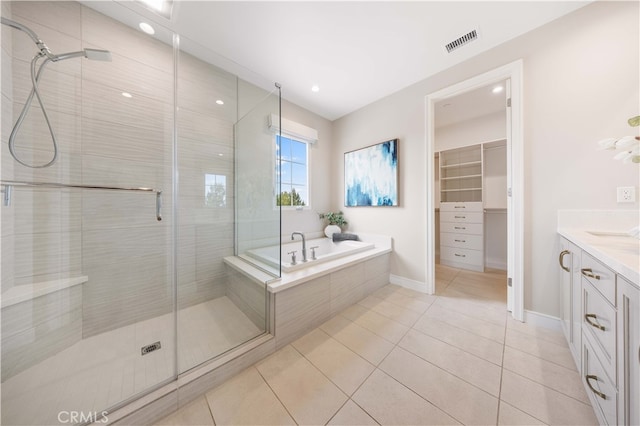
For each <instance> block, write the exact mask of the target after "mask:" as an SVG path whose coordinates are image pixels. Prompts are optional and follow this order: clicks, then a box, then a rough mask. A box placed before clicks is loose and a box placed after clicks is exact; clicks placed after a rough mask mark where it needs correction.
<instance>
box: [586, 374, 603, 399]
mask: <svg viewBox="0 0 640 426" xmlns="http://www.w3.org/2000/svg"><path fill="white" fill-rule="evenodd" d="M585 378H586V379H587V386H589V389H591V392H593V393H595V394H596V395H598V396H599V397H600V398H602V399H607V395H605V394H603V393H602V392H600V391H597V390H595V389H594V388H593V386H591V382H590V380H595V381H596V382H597V381H598V376H596V375H593V374H587V375H586V376H585Z"/></svg>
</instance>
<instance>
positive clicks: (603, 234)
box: [586, 231, 631, 238]
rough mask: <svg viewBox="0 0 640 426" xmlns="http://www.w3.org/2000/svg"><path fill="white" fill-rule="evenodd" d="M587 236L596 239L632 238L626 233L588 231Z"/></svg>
mask: <svg viewBox="0 0 640 426" xmlns="http://www.w3.org/2000/svg"><path fill="white" fill-rule="evenodd" d="M586 232H587V234H590V235H593V236H594V237H627V238H631V237H630V236H629V234H628V233H626V232H609V231H586Z"/></svg>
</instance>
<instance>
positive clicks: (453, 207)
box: [440, 202, 482, 212]
mask: <svg viewBox="0 0 640 426" xmlns="http://www.w3.org/2000/svg"><path fill="white" fill-rule="evenodd" d="M440 211H441V212H481V211H482V203H474V202H464V203H450V202H447V203H440Z"/></svg>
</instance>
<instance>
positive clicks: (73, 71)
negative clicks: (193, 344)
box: [0, 1, 176, 424]
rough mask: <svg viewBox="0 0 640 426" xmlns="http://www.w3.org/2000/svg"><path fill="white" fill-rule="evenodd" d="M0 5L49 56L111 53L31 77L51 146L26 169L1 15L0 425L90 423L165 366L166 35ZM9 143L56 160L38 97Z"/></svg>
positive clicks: (168, 203)
mask: <svg viewBox="0 0 640 426" xmlns="http://www.w3.org/2000/svg"><path fill="white" fill-rule="evenodd" d="M2 15H3V17H5V18H9V19H12V20H13V21H15V22H19V23H21V24H23V25H26V26H28V27H29V28H30V29H31V30H32V31H34V32H35V33H36V34H37V35H38V36H39V37H40V38H41V39H42V40H43V41H44V42H45V43H46V44H47V46H48V47H49V48H50V49H51V51H52V52H53V53H54V54H62V53H67V52H79V51H81V50H82V49H85V48H91V49H103V50H108V51H109V52H110V60H109V61H102V60H101V61H94V60H90V58H85V57H83V56H82V55H78V56H74V57H72V58H69V59H65V60H61V61H57V62H52V63H49V64H47V66H46V68H45V69H44V70H43V72H42V74H41V75H40V78H39V79H38V87H39V90H40V92H41V95H42V100H43V103H44V105H45V107H46V112H47V114H48V117H49V119H50V121H51V126H52V128H53V131H54V132H55V136H56V139H57V150H58V155H57V159H56V161H55V162H54V163H53V164H52V165H51V166H50V167H43V168H30V167H27V166H24V165H21V164H19V163H18V161H16V160H15V159H14V158H13V157H12V156H11V154H10V153H9V152H8V148H7V145H8V139H9V135H10V133H11V131H12V129H13V127H14V123H15V122H16V120H17V118H18V115H19V114H20V111H21V110H22V108H23V106H24V104H25V102H26V101H27V99H28V96H29V92H30V90H31V86H30V85H31V80H30V76H29V62H30V61H31V58H32V57H33V56H34V54H35V53H36V51H37V50H36V46H35V44H34V43H33V42H32V40H31V39H30V38H29V37H28V36H27V35H26V34H24V33H23V32H21V31H19V30H16V29H14V28H10V27H8V26H6V25H2V55H3V57H2V67H3V68H2V76H3V78H2V176H1V177H2V183H3V185H2V190H3V195H8V194H7V191H10V192H11V197H10V200H9V199H7V200H6V201H8V202H5V203H4V205H2V206H0V219H1V222H2V252H1V254H2V423H3V424H58V423H60V422H62V423H68V422H71V423H76V422H77V419H78V418H79V417H76V421H72V419H71V417H70V415H71V413H73V412H75V413H78V415H82V416H83V417H82V419H83V421H84V422H86V421H89V422H90V421H92V420H95V416H96V415H102V414H103V412H107V413H108V410H110V409H112V408H114V407H117V406H118V405H122V404H123V403H125V402H126V401H127V400H130V399H132V398H134V397H136V396H138V395H141V394H143V393H145V392H148V391H149V390H150V389H153V388H154V387H157V386H159V385H161V384H162V383H165V382H167V381H170V380H172V379H174V378H175V377H176V370H175V363H176V361H175V313H174V300H175V299H174V285H173V275H174V271H173V256H172V247H173V226H172V222H173V217H172V181H173V162H172V161H173V126H174V125H173V122H174V120H173V114H174V106H173V87H174V83H173V82H174V75H173V48H172V45H171V40H172V34H171V33H169V32H163V31H162V30H161V29H157V33H156V38H152V37H149V36H147V35H146V34H143V33H141V32H140V31H137V30H134V29H132V28H129V27H127V26H125V25H123V24H121V23H119V22H117V21H114V20H112V19H111V18H108V17H106V16H104V15H102V14H100V13H98V12H97V11H95V10H93V9H91V8H89V7H86V6H84V5H81V4H80V3H74V2H21V1H19V2H2ZM167 40H168V43H169V44H167ZM103 59H105V58H103ZM125 93H126V94H127V96H125ZM15 151H16V154H17V156H18V157H19V158H20V159H21V160H22V161H23V162H25V163H27V164H31V165H43V164H45V163H46V162H48V161H50V160H51V159H52V158H53V155H54V148H53V142H52V138H51V135H50V132H49V129H48V128H47V125H46V122H45V120H44V114H43V109H42V107H41V106H40V105H38V103H37V102H35V100H34V102H33V105H32V106H31V109H30V111H29V114H28V115H27V117H26V119H25V121H24V123H23V125H22V127H21V128H20V130H19V132H18V135H17V138H16V150H15ZM105 188H108V189H105ZM139 188H143V189H151V190H149V191H148V190H139ZM159 191H162V197H163V200H162V201H163V208H162V210H161V212H160V213H161V215H162V220H157V219H158V218H157V213H158V212H157V211H156V210H157V209H156V195H157V193H158V192H159ZM9 201H10V202H9ZM7 204H8V205H7ZM92 416H93V417H92ZM107 417H108V414H107Z"/></svg>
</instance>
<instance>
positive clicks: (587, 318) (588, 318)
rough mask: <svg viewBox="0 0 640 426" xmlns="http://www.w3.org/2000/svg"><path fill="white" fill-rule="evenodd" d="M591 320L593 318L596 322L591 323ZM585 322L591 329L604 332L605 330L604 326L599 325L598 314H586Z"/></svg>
mask: <svg viewBox="0 0 640 426" xmlns="http://www.w3.org/2000/svg"><path fill="white" fill-rule="evenodd" d="M590 318H593V320H594V321H593V322H591V320H590ZM584 320H585V321H586V322H587V323H588V324H589V325H590V326H591V327H594V328H597V329H598V330H602V331H604V330H605V328H604V325H600V324H598V321H597V317H596V314H584Z"/></svg>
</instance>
